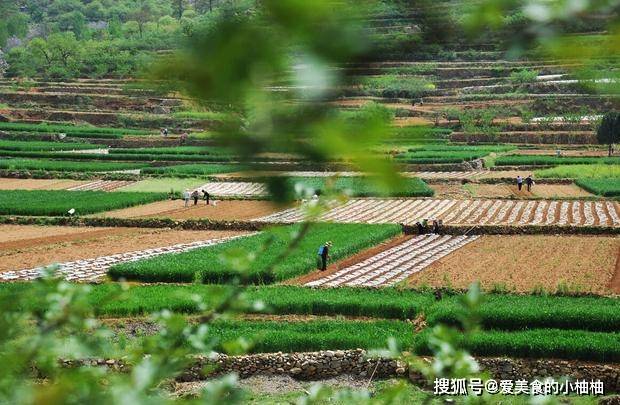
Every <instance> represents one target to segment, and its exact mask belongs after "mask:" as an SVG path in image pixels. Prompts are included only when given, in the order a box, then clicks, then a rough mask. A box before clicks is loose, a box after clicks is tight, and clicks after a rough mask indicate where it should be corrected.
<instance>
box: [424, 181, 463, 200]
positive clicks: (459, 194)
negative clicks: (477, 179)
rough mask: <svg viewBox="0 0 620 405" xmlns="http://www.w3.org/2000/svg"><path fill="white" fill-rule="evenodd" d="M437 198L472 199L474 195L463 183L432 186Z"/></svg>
mask: <svg viewBox="0 0 620 405" xmlns="http://www.w3.org/2000/svg"><path fill="white" fill-rule="evenodd" d="M429 187H430V188H432V189H433V191H435V195H434V197H435V198H471V197H472V194H471V193H470V192H469V191H468V190H467V189H466V188H464V187H463V184H461V183H450V184H431V185H429Z"/></svg>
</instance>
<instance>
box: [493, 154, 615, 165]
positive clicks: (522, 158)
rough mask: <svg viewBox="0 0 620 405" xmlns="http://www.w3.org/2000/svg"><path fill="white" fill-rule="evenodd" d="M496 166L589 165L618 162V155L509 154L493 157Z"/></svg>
mask: <svg viewBox="0 0 620 405" xmlns="http://www.w3.org/2000/svg"><path fill="white" fill-rule="evenodd" d="M495 164H496V165H498V166H521V165H531V166H542V165H547V166H559V165H589V164H607V165H616V164H620V157H611V158H606V157H572V156H567V157H557V156H549V155H510V156H500V157H498V158H497V159H495Z"/></svg>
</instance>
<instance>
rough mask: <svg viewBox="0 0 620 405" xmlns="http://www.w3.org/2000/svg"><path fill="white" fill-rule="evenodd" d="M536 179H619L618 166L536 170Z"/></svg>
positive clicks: (570, 166)
mask: <svg viewBox="0 0 620 405" xmlns="http://www.w3.org/2000/svg"><path fill="white" fill-rule="evenodd" d="M534 174H536V177H538V178H560V179H576V178H581V177H583V178H588V179H608V178H614V177H616V178H620V165H606V164H588V165H566V166H557V167H552V168H549V169H542V170H536V171H535V172H534Z"/></svg>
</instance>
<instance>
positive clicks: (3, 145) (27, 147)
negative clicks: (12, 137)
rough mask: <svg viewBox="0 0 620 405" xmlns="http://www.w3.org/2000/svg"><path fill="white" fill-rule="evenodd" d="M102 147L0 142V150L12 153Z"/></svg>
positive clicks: (56, 143)
mask: <svg viewBox="0 0 620 405" xmlns="http://www.w3.org/2000/svg"><path fill="white" fill-rule="evenodd" d="M102 147H104V146H102V145H94V144H91V143H75V142H44V141H7V140H3V139H2V140H0V150H13V151H55V150H82V149H98V148H102Z"/></svg>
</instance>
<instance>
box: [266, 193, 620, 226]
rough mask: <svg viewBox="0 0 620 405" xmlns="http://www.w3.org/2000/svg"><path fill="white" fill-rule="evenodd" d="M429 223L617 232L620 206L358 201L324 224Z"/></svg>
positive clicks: (281, 217) (275, 218)
mask: <svg viewBox="0 0 620 405" xmlns="http://www.w3.org/2000/svg"><path fill="white" fill-rule="evenodd" d="M425 218H431V219H434V218H437V219H441V220H443V221H444V223H445V224H447V225H451V224H454V225H514V226H521V225H541V226H544V225H559V226H612V227H617V226H620V206H619V205H618V203H617V202H615V201H566V200H565V201H545V200H543V201H539V200H531V201H511V200H491V199H489V200H450V199H445V200H431V199H429V200H405V199H389V200H388V199H355V200H350V201H348V202H347V203H345V204H344V205H342V206H338V207H335V208H332V209H331V210H330V211H328V212H327V213H325V214H323V215H322V216H321V217H320V220H321V221H333V222H342V223H354V222H360V223H371V224H376V223H403V224H414V223H415V222H418V221H421V220H422V219H425ZM303 219H304V214H303V212H302V211H301V210H299V209H296V208H291V209H289V210H285V211H282V212H279V213H276V214H273V215H269V216H266V217H263V218H260V219H259V220H260V221H264V222H279V223H293V222H300V221H302V220H303Z"/></svg>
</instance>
